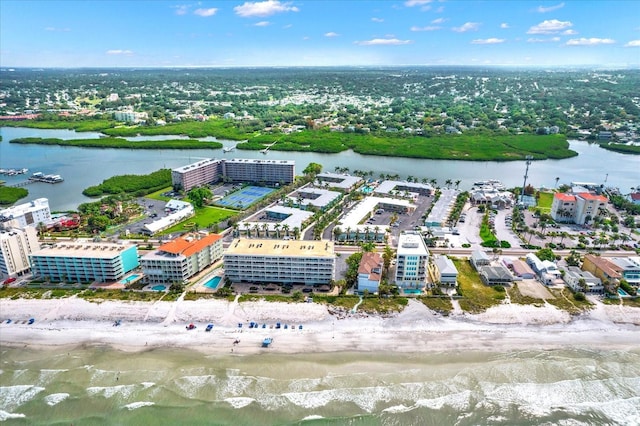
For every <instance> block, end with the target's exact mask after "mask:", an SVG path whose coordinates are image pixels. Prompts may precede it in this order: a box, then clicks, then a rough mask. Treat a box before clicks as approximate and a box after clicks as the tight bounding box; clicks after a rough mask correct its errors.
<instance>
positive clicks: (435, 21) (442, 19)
mask: <svg viewBox="0 0 640 426" xmlns="http://www.w3.org/2000/svg"><path fill="white" fill-rule="evenodd" d="M445 21H446V19H444V18H436V19H434V20H433V21H431V23H432V24H436V25H437V24H442V23H443V22H445Z"/></svg>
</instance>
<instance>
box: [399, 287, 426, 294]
mask: <svg viewBox="0 0 640 426" xmlns="http://www.w3.org/2000/svg"><path fill="white" fill-rule="evenodd" d="M402 291H403V293H404V294H422V290H420V289H419V288H405V289H404V290H402Z"/></svg>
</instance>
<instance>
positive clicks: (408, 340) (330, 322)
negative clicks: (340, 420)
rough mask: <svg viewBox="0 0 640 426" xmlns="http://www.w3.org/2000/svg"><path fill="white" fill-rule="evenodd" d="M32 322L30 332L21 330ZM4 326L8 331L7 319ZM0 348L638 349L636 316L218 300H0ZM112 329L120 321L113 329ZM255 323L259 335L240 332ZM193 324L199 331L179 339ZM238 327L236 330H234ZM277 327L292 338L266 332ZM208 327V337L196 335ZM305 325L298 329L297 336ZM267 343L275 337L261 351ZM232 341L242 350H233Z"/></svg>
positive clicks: (639, 313)
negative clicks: (384, 310) (382, 310)
mask: <svg viewBox="0 0 640 426" xmlns="http://www.w3.org/2000/svg"><path fill="white" fill-rule="evenodd" d="M32 317H33V318H35V319H36V322H35V323H34V324H32V325H28V324H23V322H24V321H25V320H27V319H29V318H32ZM9 318H10V319H12V322H11V323H7V322H6V319H9ZM0 320H2V323H1V324H0V344H2V345H8V346H24V345H28V346H33V347H65V346H71V345H73V346H75V345H81V344H106V345H111V346H113V347H116V348H119V349H122V350H126V351H138V350H146V349H149V348H154V347H183V348H192V349H197V350H200V351H203V352H207V353H231V352H232V351H233V354H234V355H237V354H240V355H242V354H250V353H259V352H260V351H274V352H280V353H302V352H320V351H400V352H430V351H445V350H505V349H506V350H509V349H513V350H520V349H531V348H539V349H544V348H549V349H551V348H558V347H584V348H591V349H595V348H606V349H615V348H616V347H619V348H623V347H629V345H632V344H633V343H632V342H638V341H640V327H639V326H640V309H638V308H629V307H623V306H610V305H603V304H597V305H596V308H595V309H593V310H592V311H591V312H589V313H585V314H582V315H579V316H577V317H576V316H573V317H572V316H571V315H569V314H568V313H566V312H564V311H561V310H558V309H557V308H555V307H553V306H551V305H546V306H544V307H534V306H528V305H527V306H523V305H515V304H504V305H500V306H496V307H493V308H490V309H489V310H487V311H486V312H484V313H482V314H479V315H470V314H464V313H456V314H452V315H451V316H449V317H444V316H442V315H440V314H437V313H435V312H434V311H431V310H429V309H428V308H426V307H425V306H424V305H423V304H421V303H419V302H416V301H410V302H409V304H408V306H407V307H406V309H405V310H404V311H403V312H401V313H399V314H397V315H392V316H385V317H383V316H378V315H363V314H361V313H358V314H356V315H352V316H347V317H346V318H343V317H340V318H339V317H336V316H333V315H331V314H330V313H329V310H328V309H327V307H326V306H324V305H320V304H314V303H272V302H264V301H261V302H246V303H240V304H238V303H236V302H228V301H226V300H198V301H184V300H178V301H176V302H155V303H150V302H123V301H105V302H102V303H91V302H87V301H85V300H83V299H79V298H68V299H59V300H27V299H19V300H0ZM114 320H121V325H120V326H119V327H115V326H113V322H114ZM249 321H256V322H258V323H260V324H262V323H265V324H267V328H265V329H263V328H258V329H248V327H247V325H246V323H247V322H249ZM191 322H193V323H194V324H195V325H196V326H197V328H196V329H195V330H191V331H187V330H186V329H185V325H186V324H188V323H191ZM239 322H242V323H245V325H244V327H243V328H242V329H239V328H238V326H237V324H238V323H239ZM276 322H281V323H282V324H283V325H284V324H287V325H289V326H290V327H291V326H295V328H294V329H293V330H292V329H291V328H289V329H286V330H285V329H280V330H277V329H275V328H272V326H273V325H274V324H275V323H276ZM208 323H212V324H214V329H213V330H212V331H211V332H208V333H207V332H205V331H204V329H205V327H206V325H207V324H208ZM299 325H303V329H302V330H300V329H299V327H298V326H299ZM265 337H273V338H274V342H273V344H272V345H271V347H270V348H269V349H262V348H261V342H262V340H263V339H264V338H265ZM235 340H240V344H237V345H234V344H233V342H234V341H235Z"/></svg>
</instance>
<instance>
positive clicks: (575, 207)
mask: <svg viewBox="0 0 640 426" xmlns="http://www.w3.org/2000/svg"><path fill="white" fill-rule="evenodd" d="M607 201H608V200H607V197H605V196H602V195H597V194H592V193H590V192H579V193H575V194H569V193H560V192H557V193H555V194H554V195H553V202H552V203H551V217H552V218H553V220H555V221H557V222H570V223H576V224H578V225H584V224H586V223H589V222H591V221H592V220H593V218H595V217H596V216H598V215H599V214H600V209H604V208H606V204H607Z"/></svg>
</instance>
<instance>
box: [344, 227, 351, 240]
mask: <svg viewBox="0 0 640 426" xmlns="http://www.w3.org/2000/svg"><path fill="white" fill-rule="evenodd" d="M346 232H347V236H346V238H345V240H346V241H349V240H350V239H351V227H350V226H347V229H346Z"/></svg>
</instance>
